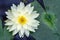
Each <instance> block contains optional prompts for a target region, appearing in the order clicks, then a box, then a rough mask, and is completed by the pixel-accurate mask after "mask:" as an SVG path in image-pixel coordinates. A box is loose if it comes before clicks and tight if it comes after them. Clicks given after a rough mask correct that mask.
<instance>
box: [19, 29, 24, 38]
mask: <svg viewBox="0 0 60 40" xmlns="http://www.w3.org/2000/svg"><path fill="white" fill-rule="evenodd" d="M19 36H20V37H24V29H21V30H20V32H19Z"/></svg>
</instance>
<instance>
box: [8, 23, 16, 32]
mask: <svg viewBox="0 0 60 40" xmlns="http://www.w3.org/2000/svg"><path fill="white" fill-rule="evenodd" d="M15 29H16V25H15V24H14V25H13V26H12V27H11V28H10V30H9V32H10V31H13V30H15Z"/></svg>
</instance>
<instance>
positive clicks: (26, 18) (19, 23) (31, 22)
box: [5, 2, 39, 37]
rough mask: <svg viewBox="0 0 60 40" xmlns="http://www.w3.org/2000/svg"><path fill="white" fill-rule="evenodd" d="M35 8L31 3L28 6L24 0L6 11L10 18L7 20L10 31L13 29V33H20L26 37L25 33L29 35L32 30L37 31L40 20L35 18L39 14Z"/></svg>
mask: <svg viewBox="0 0 60 40" xmlns="http://www.w3.org/2000/svg"><path fill="white" fill-rule="evenodd" d="M33 9H34V7H33V6H32V7H31V4H28V5H27V6H25V5H24V3H22V2H20V4H19V5H18V6H16V5H14V4H13V6H12V7H11V10H8V11H7V12H6V15H7V16H6V17H7V18H8V19H7V20H6V21H5V22H6V23H5V25H6V26H8V28H7V29H8V30H9V32H11V31H13V35H15V34H17V33H18V34H19V36H20V37H24V35H26V36H27V37H28V36H29V33H30V31H32V32H35V29H37V28H38V25H39V21H37V20H36V19H35V18H37V17H38V16H39V14H38V13H37V12H36V11H33Z"/></svg>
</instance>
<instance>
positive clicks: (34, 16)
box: [31, 11, 39, 18]
mask: <svg viewBox="0 0 60 40" xmlns="http://www.w3.org/2000/svg"><path fill="white" fill-rule="evenodd" d="M38 16H39V13H36V11H34V12H32V13H31V17H32V18H37V17H38Z"/></svg>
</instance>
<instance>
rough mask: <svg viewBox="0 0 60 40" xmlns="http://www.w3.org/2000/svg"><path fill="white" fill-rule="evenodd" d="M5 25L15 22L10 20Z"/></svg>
mask: <svg viewBox="0 0 60 40" xmlns="http://www.w3.org/2000/svg"><path fill="white" fill-rule="evenodd" d="M5 25H13V22H12V21H8V22H6V23H5Z"/></svg>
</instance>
